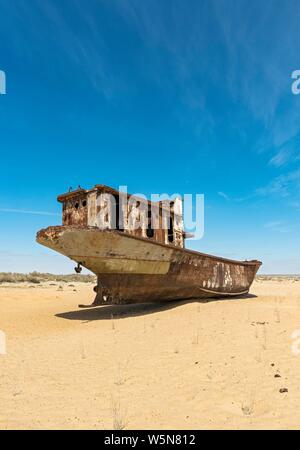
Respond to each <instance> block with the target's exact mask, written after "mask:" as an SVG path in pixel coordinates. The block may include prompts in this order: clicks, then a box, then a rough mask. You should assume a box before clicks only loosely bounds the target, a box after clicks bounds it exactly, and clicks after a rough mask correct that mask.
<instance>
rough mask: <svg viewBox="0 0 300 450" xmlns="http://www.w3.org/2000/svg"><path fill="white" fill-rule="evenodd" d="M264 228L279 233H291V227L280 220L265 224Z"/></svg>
mask: <svg viewBox="0 0 300 450" xmlns="http://www.w3.org/2000/svg"><path fill="white" fill-rule="evenodd" d="M264 228H267V229H270V230H273V231H278V232H279V233H289V232H290V231H291V227H290V226H289V225H287V224H286V223H285V222H284V221H282V220H274V221H271V222H267V223H265V224H264Z"/></svg>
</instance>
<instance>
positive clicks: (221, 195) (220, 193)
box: [218, 191, 229, 201]
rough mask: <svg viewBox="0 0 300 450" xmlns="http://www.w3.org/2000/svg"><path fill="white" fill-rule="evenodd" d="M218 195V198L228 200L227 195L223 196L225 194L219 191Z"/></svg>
mask: <svg viewBox="0 0 300 450" xmlns="http://www.w3.org/2000/svg"><path fill="white" fill-rule="evenodd" d="M218 195H219V196H220V197H223V198H225V200H227V201H228V200H229V196H228V195H227V194H225V192H222V191H219V192H218Z"/></svg>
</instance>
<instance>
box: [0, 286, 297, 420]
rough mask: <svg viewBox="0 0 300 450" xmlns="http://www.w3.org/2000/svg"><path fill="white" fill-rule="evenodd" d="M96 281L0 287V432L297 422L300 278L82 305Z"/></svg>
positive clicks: (89, 297)
mask: <svg viewBox="0 0 300 450" xmlns="http://www.w3.org/2000/svg"><path fill="white" fill-rule="evenodd" d="M92 286H93V284H91V283H88V284H87V283H72V284H71V285H70V283H49V282H48V283H42V284H41V285H33V284H30V283H19V284H5V283H4V284H2V285H1V286H0V330H3V331H4V332H5V334H6V354H2V355H0V428H1V429H19V428H25V429H41V428H47V429H61V428H62V429H78V428H100V429H103V428H105V429H107V428H110V429H111V428H115V429H119V428H126V429H137V428H158V429H167V428H169V429H176V428H180V429H188V428H196V429H201V428H221V429H228V428H230V429H232V428H233V429H239V428H255V429H257V428H280V429H286V428H299V426H300V410H299V404H300V354H298V353H299V352H298V350H300V345H298V344H299V342H297V331H295V330H300V281H296V280H294V279H282V280H280V279H278V280H264V281H262V280H261V279H260V280H257V281H255V283H254V284H253V287H252V289H251V294H253V296H251V297H249V298H243V299H231V300H218V301H209V302H202V303H200V302H197V301H193V302H183V303H169V304H165V305H156V306H155V305H133V306H104V307H99V308H94V309H84V310H83V309H78V307H77V305H78V303H89V302H91V301H92V299H93V295H94V294H93V291H92ZM292 333H294V335H293V336H294V337H293V338H292ZM299 336H300V331H299ZM280 391H282V392H280Z"/></svg>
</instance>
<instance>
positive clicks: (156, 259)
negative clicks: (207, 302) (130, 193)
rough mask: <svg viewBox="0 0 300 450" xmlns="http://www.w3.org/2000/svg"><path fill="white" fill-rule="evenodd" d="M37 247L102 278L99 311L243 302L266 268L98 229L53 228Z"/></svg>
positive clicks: (43, 232)
mask: <svg viewBox="0 0 300 450" xmlns="http://www.w3.org/2000/svg"><path fill="white" fill-rule="evenodd" d="M37 242H39V243H40V244H42V245H45V246H46V247H49V248H51V249H53V250H55V251H57V252H59V253H62V254H63V255H65V256H67V257H69V258H70V259H72V260H74V261H75V262H77V263H79V264H81V265H82V266H84V267H86V268H87V269H89V270H90V271H92V272H93V273H94V274H96V275H97V279H98V283H97V286H96V288H95V290H96V292H97V295H96V299H95V302H94V304H95V305H101V304H108V303H110V304H120V303H143V302H153V301H159V302H160V301H171V300H181V299H182V300H183V299H191V298H209V297H232V296H239V295H243V294H247V293H248V291H249V288H250V286H251V283H252V281H253V279H254V277H255V274H256V272H257V270H258V269H259V267H260V265H261V263H260V262H259V261H234V260H230V259H226V258H221V257H217V256H212V255H207V254H203V253H198V252H195V251H192V250H187V249H182V248H179V247H174V246H170V245H165V244H161V243H157V242H151V241H150V240H148V239H144V238H138V237H135V236H131V235H129V234H126V233H122V232H117V231H110V230H103V231H101V230H99V229H94V228H79V227H71V226H58V227H49V228H47V229H45V230H41V231H40V232H39V233H38V235H37Z"/></svg>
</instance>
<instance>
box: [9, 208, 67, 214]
mask: <svg viewBox="0 0 300 450" xmlns="http://www.w3.org/2000/svg"><path fill="white" fill-rule="evenodd" d="M0 212H6V213H17V214H36V215H39V216H61V214H58V213H54V212H49V211H33V210H28V209H15V208H0Z"/></svg>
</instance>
